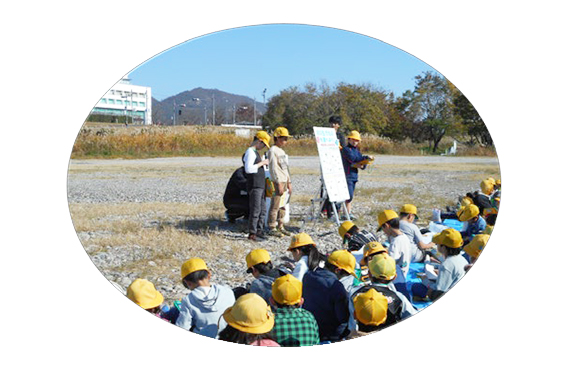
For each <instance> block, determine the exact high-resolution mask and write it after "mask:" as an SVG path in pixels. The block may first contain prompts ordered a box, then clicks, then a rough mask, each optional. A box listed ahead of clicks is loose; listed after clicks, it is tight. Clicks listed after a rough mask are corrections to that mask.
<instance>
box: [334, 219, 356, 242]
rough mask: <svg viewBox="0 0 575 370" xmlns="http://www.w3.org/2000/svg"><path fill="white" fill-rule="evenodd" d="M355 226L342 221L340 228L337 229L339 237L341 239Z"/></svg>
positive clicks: (349, 222)
mask: <svg viewBox="0 0 575 370" xmlns="http://www.w3.org/2000/svg"><path fill="white" fill-rule="evenodd" d="M354 226H355V224H354V223H353V222H351V221H344V222H343V223H342V224H341V225H340V226H339V229H337V231H338V232H339V236H341V237H342V238H343V237H344V236H345V234H347V232H348V231H349V230H350V229H351V228H352V227H354Z"/></svg>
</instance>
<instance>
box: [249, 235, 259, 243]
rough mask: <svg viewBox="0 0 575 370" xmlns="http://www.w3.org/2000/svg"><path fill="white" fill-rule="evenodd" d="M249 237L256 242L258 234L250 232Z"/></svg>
mask: <svg viewBox="0 0 575 370" xmlns="http://www.w3.org/2000/svg"><path fill="white" fill-rule="evenodd" d="M248 239H249V240H253V241H254V242H255V241H256V240H257V237H256V234H250V235H248Z"/></svg>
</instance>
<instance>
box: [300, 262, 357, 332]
mask: <svg viewBox="0 0 575 370" xmlns="http://www.w3.org/2000/svg"><path fill="white" fill-rule="evenodd" d="M302 298H303V306H302V307H303V308H304V309H305V310H308V311H309V312H311V313H312V314H313V316H314V317H315V320H316V321H317V325H318V328H319V337H320V341H322V342H328V341H329V342H337V341H339V340H341V339H343V338H345V337H346V336H347V335H348V334H349V329H348V321H349V303H348V301H349V295H348V293H347V291H346V290H345V288H344V286H343V284H342V283H341V282H340V281H339V280H338V278H337V276H336V275H335V274H334V273H333V272H331V271H328V270H326V269H323V268H316V269H315V270H314V271H308V272H307V273H306V274H305V275H304V277H303V289H302Z"/></svg>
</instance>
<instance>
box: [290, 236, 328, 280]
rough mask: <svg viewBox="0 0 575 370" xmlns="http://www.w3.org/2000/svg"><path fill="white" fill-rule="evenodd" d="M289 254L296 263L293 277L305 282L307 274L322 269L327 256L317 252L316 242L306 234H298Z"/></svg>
mask: <svg viewBox="0 0 575 370" xmlns="http://www.w3.org/2000/svg"><path fill="white" fill-rule="evenodd" d="M288 252H291V254H292V257H293V259H294V260H295V261H296V264H295V268H294V270H293V272H292V275H293V276H295V277H296V278H297V279H298V280H299V281H303V276H304V275H305V274H306V272H308V271H310V270H311V271H313V270H315V269H316V268H318V267H322V266H320V264H321V265H323V264H324V263H325V256H323V255H322V254H321V253H320V252H319V251H318V250H317V248H316V244H315V242H314V241H313V240H312V238H311V236H309V235H308V234H306V233H300V234H296V235H294V236H293V237H292V239H291V244H290V246H289V248H288Z"/></svg>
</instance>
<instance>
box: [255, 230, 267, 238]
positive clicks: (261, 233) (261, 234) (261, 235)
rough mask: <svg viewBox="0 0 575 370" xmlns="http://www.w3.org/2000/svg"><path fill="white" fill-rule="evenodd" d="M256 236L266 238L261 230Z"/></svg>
mask: <svg viewBox="0 0 575 370" xmlns="http://www.w3.org/2000/svg"><path fill="white" fill-rule="evenodd" d="M256 237H257V238H260V239H262V240H268V237H267V236H265V234H264V233H263V232H261V231H260V232H259V233H257V234H256Z"/></svg>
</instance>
